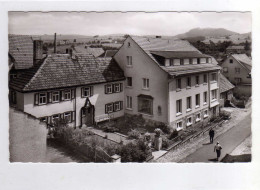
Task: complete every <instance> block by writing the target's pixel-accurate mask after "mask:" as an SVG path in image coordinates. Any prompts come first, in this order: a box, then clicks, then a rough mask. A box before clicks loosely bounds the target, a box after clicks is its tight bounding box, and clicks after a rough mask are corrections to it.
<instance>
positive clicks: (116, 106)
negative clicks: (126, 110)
mask: <svg viewBox="0 0 260 190" xmlns="http://www.w3.org/2000/svg"><path fill="white" fill-rule="evenodd" d="M120 110H121V109H120V102H115V103H114V111H120Z"/></svg>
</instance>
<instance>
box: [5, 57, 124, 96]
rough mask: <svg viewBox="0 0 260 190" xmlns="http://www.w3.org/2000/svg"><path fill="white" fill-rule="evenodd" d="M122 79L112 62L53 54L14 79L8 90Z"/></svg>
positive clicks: (40, 88) (122, 74) (44, 88)
mask: <svg viewBox="0 0 260 190" xmlns="http://www.w3.org/2000/svg"><path fill="white" fill-rule="evenodd" d="M123 79H124V73H123V71H122V69H121V68H120V67H119V66H118V64H117V63H116V62H115V60H114V59H111V58H110V59H107V58H97V59H96V58H94V56H93V55H87V54H77V55H75V59H71V58H70V56H69V55H66V54H53V55H49V56H48V57H47V58H45V59H44V60H43V61H42V63H41V64H39V65H38V66H34V67H32V68H31V69H27V70H26V71H24V72H23V73H21V74H20V76H19V77H18V78H15V79H13V80H12V81H11V82H10V87H11V88H13V89H16V90H19V91H24V92H29V91H36V90H48V89H55V88H66V87H73V86H81V85H87V84H97V83H104V82H112V81H117V80H123Z"/></svg>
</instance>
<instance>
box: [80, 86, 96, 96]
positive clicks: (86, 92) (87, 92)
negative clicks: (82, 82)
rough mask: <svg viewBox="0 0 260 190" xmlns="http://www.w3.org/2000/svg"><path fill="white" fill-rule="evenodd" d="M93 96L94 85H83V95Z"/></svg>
mask: <svg viewBox="0 0 260 190" xmlns="http://www.w3.org/2000/svg"><path fill="white" fill-rule="evenodd" d="M90 96H93V87H91V86H88V87H83V88H81V97H82V98H84V97H90Z"/></svg>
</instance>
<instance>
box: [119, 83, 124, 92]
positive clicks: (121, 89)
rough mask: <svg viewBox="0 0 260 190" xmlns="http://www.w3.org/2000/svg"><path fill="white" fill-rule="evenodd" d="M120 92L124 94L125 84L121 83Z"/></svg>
mask: <svg viewBox="0 0 260 190" xmlns="http://www.w3.org/2000/svg"><path fill="white" fill-rule="evenodd" d="M120 92H123V83H120Z"/></svg>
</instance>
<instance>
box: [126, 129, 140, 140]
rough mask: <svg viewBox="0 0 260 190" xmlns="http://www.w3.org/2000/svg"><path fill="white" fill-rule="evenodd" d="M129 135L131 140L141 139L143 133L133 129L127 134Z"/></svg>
mask: <svg viewBox="0 0 260 190" xmlns="http://www.w3.org/2000/svg"><path fill="white" fill-rule="evenodd" d="M127 135H128V137H129V138H131V139H139V138H140V136H141V133H140V132H139V131H137V130H136V129H131V131H129V132H128V133H127Z"/></svg>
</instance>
